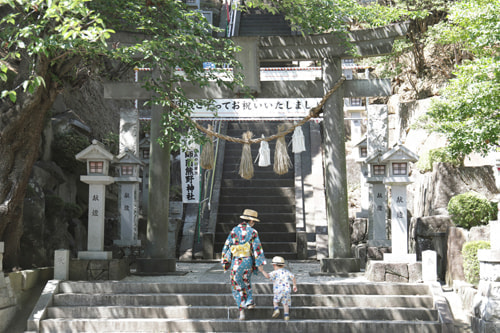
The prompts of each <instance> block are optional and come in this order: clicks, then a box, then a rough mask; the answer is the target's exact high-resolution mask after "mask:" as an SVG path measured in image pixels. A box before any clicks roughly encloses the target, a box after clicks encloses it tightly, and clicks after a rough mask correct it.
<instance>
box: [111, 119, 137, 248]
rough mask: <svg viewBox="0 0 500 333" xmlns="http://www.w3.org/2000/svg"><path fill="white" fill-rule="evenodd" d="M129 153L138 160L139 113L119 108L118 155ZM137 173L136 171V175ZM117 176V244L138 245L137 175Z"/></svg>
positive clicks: (123, 245) (124, 245)
mask: <svg viewBox="0 0 500 333" xmlns="http://www.w3.org/2000/svg"><path fill="white" fill-rule="evenodd" d="M127 153H130V154H132V155H133V156H135V157H136V158H137V162H138V163H140V161H139V156H138V154H139V115H138V110H137V109H121V110H120V152H119V156H122V155H124V154H127ZM138 175H139V174H138V173H137V176H138ZM137 176H136V177H117V178H116V182H117V183H118V184H119V186H120V195H119V197H118V211H119V212H120V217H119V218H120V239H119V240H115V241H114V243H115V244H116V245H118V246H122V247H126V246H140V245H141V241H140V240H139V239H138V231H137V229H138V224H139V184H140V178H138V177H137Z"/></svg>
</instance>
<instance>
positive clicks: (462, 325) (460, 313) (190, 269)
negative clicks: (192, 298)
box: [123, 260, 472, 333]
mask: <svg viewBox="0 0 500 333" xmlns="http://www.w3.org/2000/svg"><path fill="white" fill-rule="evenodd" d="M268 261H269V262H268V263H267V264H266V266H265V270H266V271H268V272H270V271H271V270H272V269H273V268H272V265H271V264H270V260H268ZM287 268H288V269H289V270H290V271H292V272H293V273H294V274H295V277H296V279H297V283H298V284H300V283H316V282H317V283H319V282H321V283H330V282H331V283H337V282H339V281H344V282H361V283H362V282H368V280H367V279H366V278H365V276H364V274H363V272H361V273H353V274H346V275H345V276H332V275H329V274H322V273H321V269H320V263H319V262H317V261H288V262H287ZM176 270H177V272H176V273H172V274H170V275H161V276H139V275H131V276H128V277H126V278H125V279H123V281H143V282H180V281H182V282H193V283H196V282H220V281H226V282H227V283H229V272H228V273H224V271H223V269H222V266H221V265H220V263H219V262H218V261H209V262H206V261H205V262H185V261H184V262H177V267H176ZM266 281H267V280H266V278H264V276H263V275H262V274H258V275H257V276H255V275H254V276H253V277H252V282H266ZM299 287H300V286H299ZM443 294H444V296H445V297H446V299H447V300H448V302H449V304H450V307H451V309H452V312H453V316H454V318H455V327H456V329H457V333H458V332H460V333H462V332H463V333H466V332H472V331H471V328H470V324H469V323H468V322H467V316H466V313H465V311H464V310H463V309H462V302H461V300H460V297H459V295H458V294H457V293H455V292H454V291H453V290H452V289H451V288H443Z"/></svg>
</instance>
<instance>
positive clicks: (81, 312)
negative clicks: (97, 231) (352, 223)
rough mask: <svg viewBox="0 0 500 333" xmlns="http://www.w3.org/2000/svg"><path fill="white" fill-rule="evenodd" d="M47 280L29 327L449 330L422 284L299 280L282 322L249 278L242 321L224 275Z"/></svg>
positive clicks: (263, 287) (268, 290) (265, 288)
mask: <svg viewBox="0 0 500 333" xmlns="http://www.w3.org/2000/svg"><path fill="white" fill-rule="evenodd" d="M179 281H182V277H180V278H179ZM51 282H52V283H51ZM55 283H57V286H55V285H54V284H55ZM47 286H49V287H46V290H45V291H44V293H43V297H45V304H46V305H45V306H44V307H40V306H38V308H37V309H36V311H34V312H33V313H36V316H35V317H37V318H36V320H33V317H32V319H31V320H30V321H29V322H28V329H29V330H31V331H33V332H34V331H38V332H377V331H378V332H384V333H392V332H394V333H409V332H415V333H416V332H448V329H447V326H446V325H444V324H443V323H442V322H440V320H439V318H440V317H441V316H440V314H439V310H438V309H439V306H436V305H435V301H434V299H433V295H432V287H430V286H429V285H426V284H407V283H405V284H398V283H391V284H388V283H369V282H362V283H360V282H357V283H353V282H345V281H338V282H337V281H336V282H332V281H330V282H329V283H328V284H326V283H325V284H317V283H299V284H298V293H296V294H293V295H292V308H291V312H290V315H291V319H290V321H288V322H285V321H283V317H282V315H283V313H282V314H281V316H280V317H279V318H278V319H271V318H270V317H271V313H272V284H271V283H269V282H265V283H254V299H255V302H256V304H257V308H256V309H255V310H247V311H246V313H247V320H246V321H239V320H237V318H238V309H237V307H236V306H235V305H234V300H233V298H232V295H231V291H230V286H229V284H228V283H226V282H223V281H221V282H204V283H199V282H192V283H188V282H186V283H183V282H179V283H152V282H149V283H143V282H117V281H106V282H69V281H66V282H58V281H49V283H48V285H47ZM50 286H51V287H50ZM48 289H50V290H48ZM48 297H50V300H49V298H48ZM39 303H41V302H40V301H39ZM450 332H451V331H450Z"/></svg>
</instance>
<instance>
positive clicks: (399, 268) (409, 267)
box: [365, 260, 422, 283]
mask: <svg viewBox="0 0 500 333" xmlns="http://www.w3.org/2000/svg"><path fill="white" fill-rule="evenodd" d="M365 277H366V278H367V280H369V281H372V282H397V283H416V282H420V281H422V263H421V262H414V263H401V262H400V263H388V262H383V261H379V260H370V261H368V264H367V265H366V271H365Z"/></svg>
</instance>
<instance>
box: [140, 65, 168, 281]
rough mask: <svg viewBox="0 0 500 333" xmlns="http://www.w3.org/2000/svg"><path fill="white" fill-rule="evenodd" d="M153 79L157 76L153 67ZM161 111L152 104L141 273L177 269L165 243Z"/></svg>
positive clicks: (165, 172) (164, 154)
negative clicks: (143, 254)
mask: <svg viewBox="0 0 500 333" xmlns="http://www.w3.org/2000/svg"><path fill="white" fill-rule="evenodd" d="M153 78H157V79H158V72H157V71H156V70H155V71H153ZM164 111H165V110H163V109H162V107H161V106H159V105H153V107H152V109H151V148H150V157H149V161H150V163H149V196H148V224H147V230H146V236H147V241H146V249H145V251H146V253H145V254H146V258H137V272H138V273H139V274H144V275H147V274H162V273H169V272H175V269H176V267H175V266H176V260H175V253H170V252H171V251H169V248H170V246H169V244H168V243H169V239H168V223H169V219H168V216H169V207H170V205H169V201H170V196H169V188H170V171H169V170H170V145H168V144H167V143H165V144H164V146H163V147H162V146H161V145H160V144H159V143H158V138H160V137H161V135H162V126H161V124H162V114H163V112H164Z"/></svg>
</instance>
